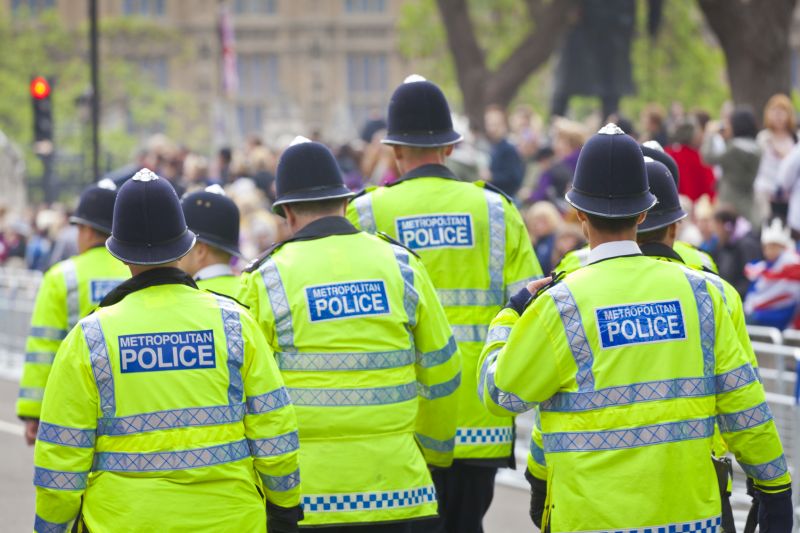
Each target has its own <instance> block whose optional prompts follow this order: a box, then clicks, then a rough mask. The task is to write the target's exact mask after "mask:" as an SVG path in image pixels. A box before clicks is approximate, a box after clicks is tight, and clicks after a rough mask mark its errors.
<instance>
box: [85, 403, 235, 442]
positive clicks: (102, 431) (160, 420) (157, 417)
mask: <svg viewBox="0 0 800 533" xmlns="http://www.w3.org/2000/svg"><path fill="white" fill-rule="evenodd" d="M244 410H245V406H244V404H243V403H239V404H235V405H214V406H211V407H188V408H185V409H170V410H165V411H154V412H152V413H144V414H141V415H131V416H121V417H116V418H100V419H98V420H97V434H98V435H132V434H135V433H146V432H148V431H158V430H162V429H175V428H185V427H196V426H216V425H220V424H233V423H235V422H240V421H241V420H242V419H243V418H244Z"/></svg>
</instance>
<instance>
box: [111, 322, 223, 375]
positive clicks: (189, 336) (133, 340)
mask: <svg viewBox="0 0 800 533" xmlns="http://www.w3.org/2000/svg"><path fill="white" fill-rule="evenodd" d="M118 340H119V368H120V372H122V373H123V374H126V373H131V372H153V371H157V370H195V369H203V368H214V367H216V366H217V358H216V352H215V350H214V332H213V331H212V330H210V329H207V330H202V331H180V332H174V333H167V332H165V333H143V334H137V335H121V336H120V337H118Z"/></svg>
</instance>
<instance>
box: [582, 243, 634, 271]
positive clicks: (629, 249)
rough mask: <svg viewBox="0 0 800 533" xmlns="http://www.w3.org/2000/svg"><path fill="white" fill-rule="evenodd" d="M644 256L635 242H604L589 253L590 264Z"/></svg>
mask: <svg viewBox="0 0 800 533" xmlns="http://www.w3.org/2000/svg"><path fill="white" fill-rule="evenodd" d="M631 255H642V251H641V250H640V249H639V246H638V245H637V244H636V242H635V241H613V242H604V243H603V244H600V245H598V246H595V247H594V248H592V249H591V251H589V261H588V264H590V265H591V264H592V263H598V262H600V261H605V260H606V259H613V258H615V257H626V256H631Z"/></svg>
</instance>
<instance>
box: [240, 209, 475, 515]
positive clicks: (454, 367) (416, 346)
mask: <svg viewBox="0 0 800 533" xmlns="http://www.w3.org/2000/svg"><path fill="white" fill-rule="evenodd" d="M249 270H251V271H252V272H251V273H250V274H246V275H245V277H244V280H243V286H242V292H241V294H240V295H239V296H240V298H239V299H240V300H241V301H242V302H243V303H244V304H245V305H248V306H249V307H250V311H251V313H253V316H254V317H255V318H256V321H257V322H258V324H259V325H260V326H261V327H262V328H263V330H264V331H265V333H266V337H267V340H268V341H269V343H270V345H271V346H272V348H273V349H274V350H275V357H276V358H277V361H278V365H279V367H280V369H281V372H282V374H283V378H284V380H285V382H286V386H287V388H288V391H289V395H290V396H291V398H292V401H293V402H294V404H295V406H296V409H297V418H298V424H299V426H300V462H301V464H302V465H303V508H304V512H305V520H304V521H303V522H302V523H301V524H303V525H322V524H348V523H365V522H387V521H395V520H408V519H412V518H421V517H425V516H432V515H435V514H436V494H435V490H434V488H433V484H432V480H431V476H430V473H429V471H428V466H427V465H431V466H437V467H446V466H449V465H450V463H451V462H452V455H453V446H454V438H455V432H456V410H457V408H458V403H457V397H456V395H455V391H456V390H457V388H458V385H459V382H460V357H459V355H458V350H457V347H456V344H455V341H454V340H453V338H452V336H451V333H450V327H449V324H448V323H447V318H446V316H445V313H444V310H443V309H442V307H441V305H440V304H439V302H438V300H437V298H436V293H435V290H434V288H433V285H432V284H431V282H430V279H429V278H428V274H427V272H426V271H425V268H424V267H423V266H422V263H421V262H420V261H419V259H417V258H416V257H415V256H414V255H413V254H412V253H410V252H409V251H408V250H406V249H405V248H403V247H402V246H399V245H396V244H391V243H389V242H387V241H385V240H384V239H383V238H379V237H377V236H374V235H370V234H367V233H364V232H360V231H358V230H357V229H356V228H355V227H353V226H352V224H350V223H349V222H348V221H347V220H346V219H344V218H342V217H326V218H323V219H320V220H318V221H315V222H312V223H311V224H309V225H308V226H306V227H305V228H303V229H302V230H301V231H300V232H298V233H297V234H296V235H295V236H294V238H293V239H292V240H291V241H289V242H287V243H285V244H283V245H282V246H280V247H279V248H277V249H276V250H274V251H272V252H271V253H269V254H268V255H266V256H265V257H264V258H263V259H262V260H261V261H260V262H259V263H258V264H257V265H256V266H254V267H251V268H250V269H249Z"/></svg>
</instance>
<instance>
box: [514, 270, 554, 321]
mask: <svg viewBox="0 0 800 533" xmlns="http://www.w3.org/2000/svg"><path fill="white" fill-rule="evenodd" d="M551 281H553V278H550V277H547V278H542V279H537V280H536V281H531V282H530V283H528V285H527V286H526V287H525V288H524V289H520V291H519V292H518V293H517V294H515V295H513V296H512V297H511V298H509V299H508V303H507V304H506V307H508V308H511V309H513V310H514V311H516V312H517V314H518V315H521V314H522V313H523V312H524V311H525V308H526V307H528V304H529V303H530V302H531V298H533V295H534V294H536V292H537V291H538V290H539V289H541V288H542V287H544V286H545V285H547V284H548V283H550V282H551Z"/></svg>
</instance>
